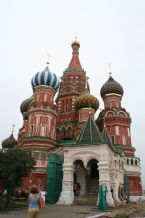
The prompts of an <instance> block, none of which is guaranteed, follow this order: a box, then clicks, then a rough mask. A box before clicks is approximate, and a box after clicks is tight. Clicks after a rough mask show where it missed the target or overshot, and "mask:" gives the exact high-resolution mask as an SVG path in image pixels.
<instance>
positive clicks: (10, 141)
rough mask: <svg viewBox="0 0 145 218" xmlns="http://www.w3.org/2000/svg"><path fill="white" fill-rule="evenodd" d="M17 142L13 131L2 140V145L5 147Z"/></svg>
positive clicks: (10, 146)
mask: <svg viewBox="0 0 145 218" xmlns="http://www.w3.org/2000/svg"><path fill="white" fill-rule="evenodd" d="M16 144H17V141H16V140H15V138H14V136H13V133H12V134H11V135H10V137H9V138H7V139H5V140H3V141H2V147H3V149H5V148H12V147H14V146H15V145H16Z"/></svg>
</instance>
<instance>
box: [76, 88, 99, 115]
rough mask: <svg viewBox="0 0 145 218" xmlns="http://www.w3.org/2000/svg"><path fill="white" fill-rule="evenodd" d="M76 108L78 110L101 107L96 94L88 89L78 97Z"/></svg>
mask: <svg viewBox="0 0 145 218" xmlns="http://www.w3.org/2000/svg"><path fill="white" fill-rule="evenodd" d="M75 108H76V110H80V109H82V108H93V109H94V110H95V111H96V110H97V109H98V108H99V101H98V99H97V98H96V97H95V96H93V95H91V94H90V93H89V92H88V91H86V92H84V93H83V94H82V95H80V96H79V97H78V98H77V99H76V101H75Z"/></svg>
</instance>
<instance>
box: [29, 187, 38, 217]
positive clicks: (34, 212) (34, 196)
mask: <svg viewBox="0 0 145 218" xmlns="http://www.w3.org/2000/svg"><path fill="white" fill-rule="evenodd" d="M28 204H29V207H28V218H39V206H40V195H39V191H38V188H37V186H36V185H32V187H31V190H30V194H29V196H28Z"/></svg>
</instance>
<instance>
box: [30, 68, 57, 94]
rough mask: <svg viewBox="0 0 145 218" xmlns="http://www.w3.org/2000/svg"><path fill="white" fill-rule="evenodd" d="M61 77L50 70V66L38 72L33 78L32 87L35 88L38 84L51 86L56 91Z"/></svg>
mask: <svg viewBox="0 0 145 218" xmlns="http://www.w3.org/2000/svg"><path fill="white" fill-rule="evenodd" d="M59 83H60V82H59V79H58V78H57V76H56V75H55V74H54V73H52V72H51V71H50V70H49V67H48V66H46V68H45V69H44V70H43V71H42V72H38V73H36V74H35V75H34V76H33V78H32V80H31V84H32V87H33V88H35V87H37V86H42V85H45V86H51V87H52V88H53V89H54V90H55V91H57V90H58V88H59Z"/></svg>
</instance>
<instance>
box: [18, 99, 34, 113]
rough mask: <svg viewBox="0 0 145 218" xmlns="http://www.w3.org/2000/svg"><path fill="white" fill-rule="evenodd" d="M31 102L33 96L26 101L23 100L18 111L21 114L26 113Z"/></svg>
mask: <svg viewBox="0 0 145 218" xmlns="http://www.w3.org/2000/svg"><path fill="white" fill-rule="evenodd" d="M32 101H33V95H32V96H31V97H30V98H27V99H26V100H24V101H23V102H22V104H21V106H20V111H21V113H22V114H23V113H24V112H27V111H28V109H29V106H30V104H31V103H32Z"/></svg>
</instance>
